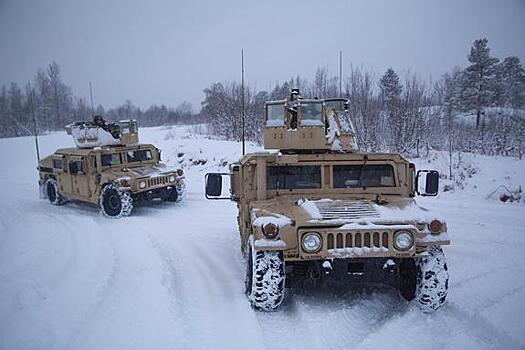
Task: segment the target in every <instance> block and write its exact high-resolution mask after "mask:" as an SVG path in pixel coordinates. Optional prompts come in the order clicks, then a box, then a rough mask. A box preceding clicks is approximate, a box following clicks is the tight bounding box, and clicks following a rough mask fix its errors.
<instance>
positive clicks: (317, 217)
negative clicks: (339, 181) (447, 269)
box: [297, 199, 434, 224]
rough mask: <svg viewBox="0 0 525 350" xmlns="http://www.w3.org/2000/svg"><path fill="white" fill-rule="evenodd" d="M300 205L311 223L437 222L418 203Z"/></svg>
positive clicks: (322, 202) (310, 202)
mask: <svg viewBox="0 0 525 350" xmlns="http://www.w3.org/2000/svg"><path fill="white" fill-rule="evenodd" d="M297 204H298V205H299V206H300V207H301V208H302V209H303V210H304V211H306V213H307V214H308V215H309V216H310V217H311V220H309V221H308V222H310V223H321V222H322V223H333V224H346V223H356V222H359V223H367V222H369V223H374V222H375V223H377V222H399V221H408V222H414V221H417V222H430V221H431V220H432V219H434V218H433V217H431V216H430V215H429V213H428V210H427V209H425V208H423V207H420V206H419V205H417V204H416V203H415V202H414V201H407V202H403V206H393V205H390V206H385V205H378V204H376V203H374V202H373V201H369V200H332V199H320V200H308V199H301V200H299V201H298V202H297Z"/></svg>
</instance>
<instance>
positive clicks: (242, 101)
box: [241, 49, 246, 156]
mask: <svg viewBox="0 0 525 350" xmlns="http://www.w3.org/2000/svg"><path fill="white" fill-rule="evenodd" d="M241 94H242V97H241V103H242V109H241V118H242V155H243V156H244V155H245V154H246V146H245V141H244V139H245V135H244V49H241Z"/></svg>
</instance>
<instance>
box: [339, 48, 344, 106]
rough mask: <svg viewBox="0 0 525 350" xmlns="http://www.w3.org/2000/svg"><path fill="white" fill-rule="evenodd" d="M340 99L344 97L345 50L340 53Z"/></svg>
mask: <svg viewBox="0 0 525 350" xmlns="http://www.w3.org/2000/svg"><path fill="white" fill-rule="evenodd" d="M339 97H343V50H341V51H339Z"/></svg>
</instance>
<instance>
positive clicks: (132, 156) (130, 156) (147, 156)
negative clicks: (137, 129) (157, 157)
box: [126, 149, 153, 163]
mask: <svg viewBox="0 0 525 350" xmlns="http://www.w3.org/2000/svg"><path fill="white" fill-rule="evenodd" d="M126 156H127V160H128V163H134V162H143V161H148V160H152V159H153V154H152V153H151V151H150V150H149V149H144V150H137V151H128V152H126Z"/></svg>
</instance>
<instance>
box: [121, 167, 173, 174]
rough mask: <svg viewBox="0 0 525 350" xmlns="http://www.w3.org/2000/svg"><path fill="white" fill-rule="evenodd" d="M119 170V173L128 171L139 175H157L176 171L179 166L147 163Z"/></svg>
mask: <svg viewBox="0 0 525 350" xmlns="http://www.w3.org/2000/svg"><path fill="white" fill-rule="evenodd" d="M117 171H118V172H119V173H124V174H126V173H128V174H130V175H135V176H138V177H157V176H163V175H166V174H168V173H176V172H177V168H175V167H165V166H158V165H145V166H140V167H133V168H119V169H118V170H117Z"/></svg>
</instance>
